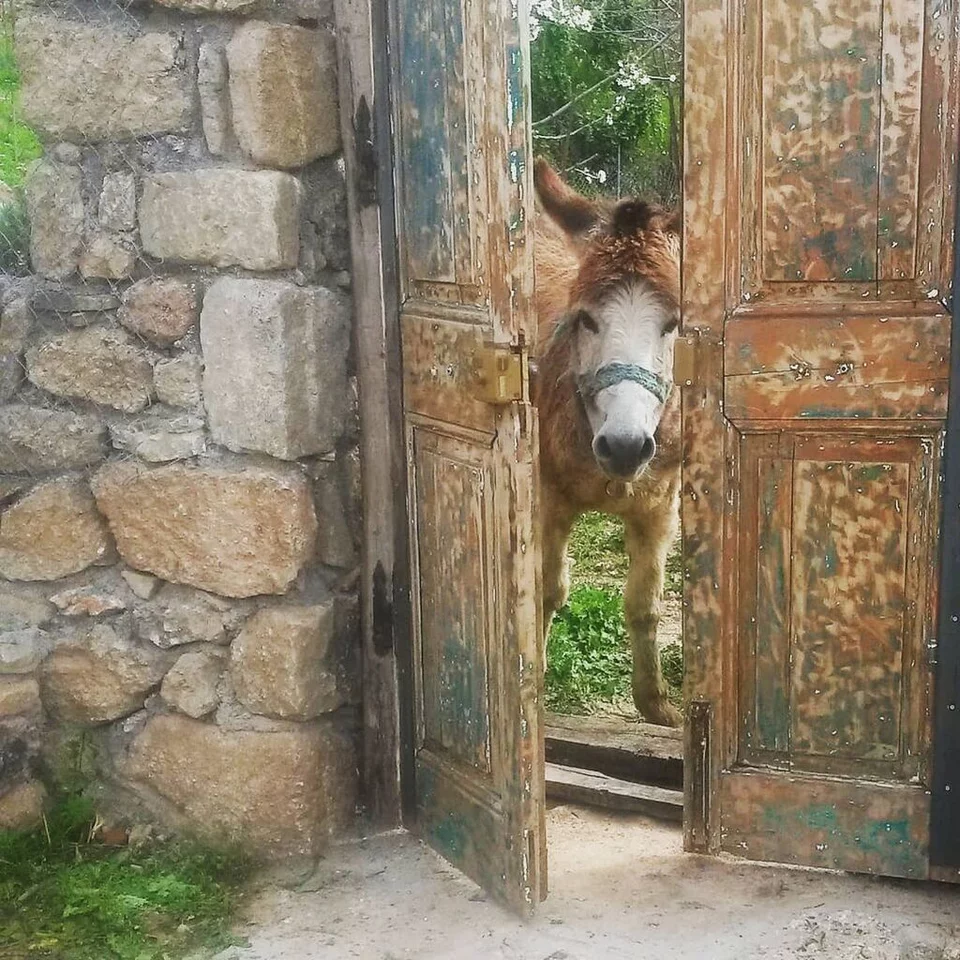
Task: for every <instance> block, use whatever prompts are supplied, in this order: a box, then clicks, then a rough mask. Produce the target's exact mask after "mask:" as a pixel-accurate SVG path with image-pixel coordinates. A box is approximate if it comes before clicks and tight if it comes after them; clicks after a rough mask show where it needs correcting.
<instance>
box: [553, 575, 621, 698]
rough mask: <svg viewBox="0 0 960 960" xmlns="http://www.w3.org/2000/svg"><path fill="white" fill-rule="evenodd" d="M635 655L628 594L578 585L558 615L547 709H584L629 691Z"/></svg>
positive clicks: (555, 618)
mask: <svg viewBox="0 0 960 960" xmlns="http://www.w3.org/2000/svg"><path fill="white" fill-rule="evenodd" d="M630 669H631V658H630V650H629V646H628V643H627V635H626V628H625V626H624V619H623V597H622V596H620V595H619V594H616V593H611V592H609V591H607V590H602V589H599V588H597V587H576V588H574V590H572V591H571V593H570V599H569V601H568V603H567V605H566V606H565V607H563V608H562V609H561V610H559V611H558V612H557V614H556V616H555V617H554V619H553V624H552V627H551V630H550V638H549V640H548V642H547V673H546V691H547V708H548V709H550V710H556V711H559V712H561V713H582V712H585V711H587V710H589V709H590V708H591V707H592V706H593V705H594V704H595V703H597V702H598V701H611V700H614V699H617V698H620V697H624V696H627V695H629V692H630Z"/></svg>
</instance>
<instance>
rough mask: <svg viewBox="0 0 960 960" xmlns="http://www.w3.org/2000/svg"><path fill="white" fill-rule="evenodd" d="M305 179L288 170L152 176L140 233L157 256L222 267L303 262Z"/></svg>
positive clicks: (257, 267)
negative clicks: (302, 184) (301, 182)
mask: <svg viewBox="0 0 960 960" xmlns="http://www.w3.org/2000/svg"><path fill="white" fill-rule="evenodd" d="M299 211H300V186H299V184H298V183H297V181H296V180H295V179H294V178H293V177H292V176H290V174H288V173H276V172H272V171H266V170H260V171H250V170H198V171H196V172H193V173H160V174H155V175H154V176H152V177H147V178H146V180H145V181H144V185H143V198H142V199H141V201H140V238H141V241H142V243H143V249H144V250H145V251H146V252H147V253H148V254H150V255H151V256H154V257H159V258H161V259H164V260H178V261H183V262H186V263H209V264H213V265H214V266H218V267H232V266H239V267H246V268H247V269H248V270H278V269H283V268H292V267H295V266H296V265H297V260H298V257H299V252H300V219H299V218H300V212H299Z"/></svg>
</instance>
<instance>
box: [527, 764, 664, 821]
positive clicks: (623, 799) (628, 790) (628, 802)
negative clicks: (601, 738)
mask: <svg viewBox="0 0 960 960" xmlns="http://www.w3.org/2000/svg"><path fill="white" fill-rule="evenodd" d="M546 776H547V799H548V800H561V801H565V802H567V803H582V804H584V805H586V806H592V807H605V808H606V809H608V810H622V811H625V812H629V813H642V814H646V816H648V817H656V818H657V819H659V820H672V821H674V822H677V823H680V822H682V821H683V791H682V790H666V789H664V788H663V787H651V786H650V785H649V784H646V783H631V782H630V781H629V780H618V779H617V778H616V777H608V776H606V775H605V774H602V773H595V772H594V771H592V770H577V769H575V768H573V767H564V766H561V765H560V764H557V763H548V764H547V765H546Z"/></svg>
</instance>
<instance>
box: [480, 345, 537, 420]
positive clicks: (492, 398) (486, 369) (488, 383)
mask: <svg viewBox="0 0 960 960" xmlns="http://www.w3.org/2000/svg"><path fill="white" fill-rule="evenodd" d="M525 361H526V351H524V350H523V348H522V347H515V346H511V345H510V344H508V343H502V344H501V343H485V344H484V345H483V346H482V347H481V348H480V349H479V350H478V351H477V352H476V354H475V355H474V369H475V377H476V379H475V391H474V392H475V393H476V396H477V399H479V400H482V401H483V402H484V403H490V404H494V405H495V406H499V405H502V404H505V403H513V402H514V401H515V400H522V399H523V366H524V363H525Z"/></svg>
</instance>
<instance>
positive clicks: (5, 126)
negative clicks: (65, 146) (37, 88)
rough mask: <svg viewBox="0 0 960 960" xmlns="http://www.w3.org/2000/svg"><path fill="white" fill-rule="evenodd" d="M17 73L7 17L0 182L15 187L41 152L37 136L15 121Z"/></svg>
mask: <svg viewBox="0 0 960 960" xmlns="http://www.w3.org/2000/svg"><path fill="white" fill-rule="evenodd" d="M19 90H20V73H19V72H18V70H17V64H16V61H15V59H14V54H13V27H12V23H11V18H10V17H9V15H8V16H7V17H5V18H3V19H0V181H2V182H3V183H5V184H7V185H8V186H10V187H19V186H21V185H22V184H23V178H24V175H25V174H26V171H27V167H28V166H29V165H30V163H31V161H33V160H36V159H37V157H39V156H40V155H41V153H42V152H43V148H42V147H41V145H40V141H39V139H38V138H37V135H36V134H35V133H34V132H33V131H32V130H31V129H30V128H29V127H28V126H27V125H26V124H24V123H22V122H21V121H20V119H19V114H18V108H17V101H18V96H19Z"/></svg>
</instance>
